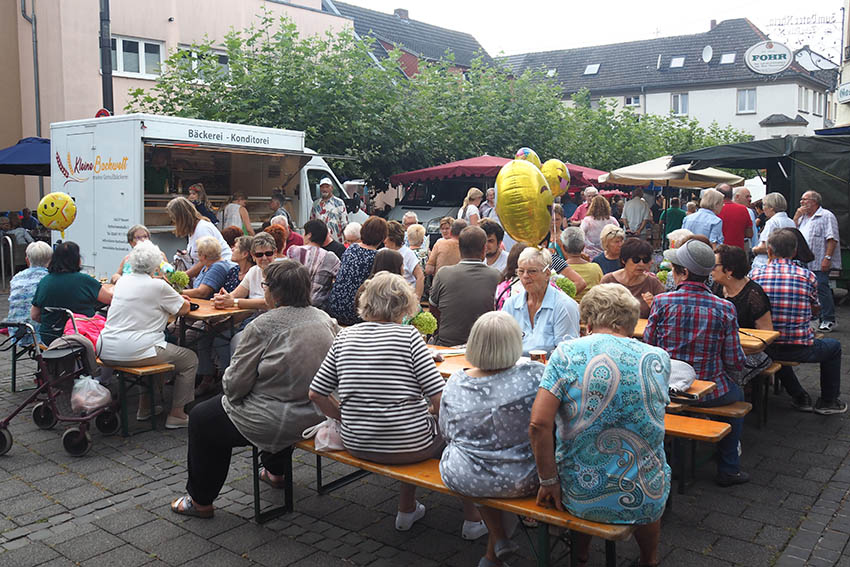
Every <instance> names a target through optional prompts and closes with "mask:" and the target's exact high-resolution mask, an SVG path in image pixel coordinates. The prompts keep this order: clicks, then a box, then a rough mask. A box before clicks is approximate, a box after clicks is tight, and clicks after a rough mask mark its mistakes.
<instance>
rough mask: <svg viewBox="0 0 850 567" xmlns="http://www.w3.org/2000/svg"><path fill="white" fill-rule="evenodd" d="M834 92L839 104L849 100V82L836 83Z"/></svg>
mask: <svg viewBox="0 0 850 567" xmlns="http://www.w3.org/2000/svg"><path fill="white" fill-rule="evenodd" d="M836 94H837V95H838V102H839V103H840V104H844V103H847V102H850V83H844V84H843V85H838V89H837V91H836Z"/></svg>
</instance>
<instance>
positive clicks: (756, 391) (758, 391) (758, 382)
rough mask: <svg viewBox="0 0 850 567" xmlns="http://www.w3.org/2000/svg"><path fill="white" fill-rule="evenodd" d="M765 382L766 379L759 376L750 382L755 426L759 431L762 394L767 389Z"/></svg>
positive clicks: (762, 407)
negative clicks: (754, 411)
mask: <svg viewBox="0 0 850 567" xmlns="http://www.w3.org/2000/svg"><path fill="white" fill-rule="evenodd" d="M766 382H767V377H766V376H761V375H759V376H756V377H755V378H753V380H752V382H751V387H752V400H753V408H754V409H755V410H756V420H757V422H756V426H757V427H758V428H759V429H761V427H762V415H763V414H764V404H763V402H762V400H763V399H764V394H763V393H762V392H763V390H764V389H765V388H766V387H767V386H766Z"/></svg>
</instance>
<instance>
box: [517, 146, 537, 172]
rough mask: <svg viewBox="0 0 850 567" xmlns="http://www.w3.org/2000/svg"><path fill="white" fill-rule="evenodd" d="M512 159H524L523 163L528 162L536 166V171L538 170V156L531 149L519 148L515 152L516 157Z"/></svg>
mask: <svg viewBox="0 0 850 567" xmlns="http://www.w3.org/2000/svg"><path fill="white" fill-rule="evenodd" d="M514 159H524V160H525V161H529V162H531V163H533V164H534V165H535V166H537V169H540V156H538V155H537V152H535V151H534V150H532V149H531V148H520V149H518V150H517V151H516V157H515V158H514Z"/></svg>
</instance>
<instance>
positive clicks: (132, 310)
mask: <svg viewBox="0 0 850 567" xmlns="http://www.w3.org/2000/svg"><path fill="white" fill-rule="evenodd" d="M128 262H129V263H130V268H131V269H132V273H130V274H127V275H125V276H122V277H121V279H119V280H118V282H117V283H116V284H115V288H114V289H113V292H112V294H113V295H112V304H111V306H110V307H109V313H108V314H107V316H106V326H105V327H104V328H103V331H101V333H100V337H99V338H98V340H97V352H98V353H99V355H100V359H101V360H102V361H103V362H104V364H106V365H107V366H149V365H151V364H166V363H168V364H173V365H174V367H175V374H176V376H175V379H174V395H173V399H172V402H171V412H170V413H169V414H168V418H167V419H166V420H165V427H166V428H167V429H177V428H180V427H187V426H188V425H189V416H188V415H186V412H185V410H184V407H185V406H186V404H188V403H189V402H191V401H192V400H193V399H194V398H195V392H194V386H195V371H196V370H197V368H198V357H197V356H195V353H194V352H192V351H191V350H189V349H187V348H183V347H179V346H177V345H174V344H171V343H168V342H166V341H165V332H164V331H165V325H166V324H167V323H168V319H169V317H175V316H180V315H185V314H186V313H188V312H189V300H187V299H185V298H183V297H181V296H180V294H178V293H177V292H176V291H174V289H172V287H171V286H170V285H168V284H167V283H166V282H165V281H164V280H161V279H158V278H153V277H151V275H152V274H153V273H154V272H155V271H156V270H157V268H159V264H160V262H162V252H160V250H159V248H157V247H156V245H155V244H153V243H152V242H150V241H144V242H140V243H139V244H137V245H136V247H135V248H133V250H132V252H130V257H129V259H128ZM159 410H161V408H154V409H153V410H152V409H151V400H150V399H149V398H148V397H147V395H145V394H142V395H141V396H140V397H139V410H138V412H137V413H136V419H138V420H139V421H144V420H147V419H150V418H151V415H152V414H157V413H159Z"/></svg>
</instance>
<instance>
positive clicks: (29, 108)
mask: <svg viewBox="0 0 850 567" xmlns="http://www.w3.org/2000/svg"><path fill="white" fill-rule="evenodd" d="M25 4H26V10H27V13H28V15H30V14H31V12H32V2H31V1H29V0H28V1H27V2H26V3H25ZM264 9H265V10H269V11H270V12H271V14H272V15H273V16H274V17H279V16H283V15H285V16H287V17H289V18H290V19H291V20H292V21H293V22H295V24H296V26H297V27H298V30H299V32H300V33H301V34H302V35H313V34H324V33H325V32H327V31H338V30H342V29H344V28H347V27H350V26H351V20H349V19H347V18H345V17H342V16H339V15H336V14H332V13H329V12H326V11H323V10H322V1H321V0H286V1H284V0H239V1H238V2H234V1H232V0H147V1H145V2H138V1H134V0H111V2H110V19H111V36H112V38H111V42H112V67H113V91H114V107H115V112H116V113H123V111H124V110H123V109H124V107H125V106H126V104H127V102H128V100H129V96H128V93H129V92H130V91H131V90H132V89H136V88H139V87H141V88H150V87H152V86H153V85H154V83H155V81H156V79H157V78H158V77H159V66H160V64H161V63H162V62H163V61H164V60H165V59H166V58H167V57H168V56H169V55H170V54H171V53H172V52H173V51H175V50H177V49H180V48H184V47H187V46H189V45H191V44H193V43H200V42H203V41H204V40H205V39H206V38H209V39H210V40H212V42H213V43H214V44H223V41H224V36H225V34H226V33H227V32H228V31H230V30H231V29H237V30H238V29H244V28H246V27H248V26H249V25H250V24H251V23H253V22H254V21H255V18H256V16H257V15H259V14H260V13H261V12H262V11H263V10H264ZM35 16H36V24H37V45H38V69H39V73H38V76H39V83H40V86H39V95H40V106H41V112H40V115H41V124H42V127H41V135H42V136H43V137H49V135H50V124H51V123H52V122H60V121H64V120H75V119H81V118H91V117H93V116H94V115H95V112H97V110H98V109H99V108H101V107H102V106H103V101H102V96H101V73H100V51H99V26H100V21H99V18H100V8H99V2H98V0H74V1H72V2H70V1H69V2H66V1H62V2H59V1H51V2H47V1H42V2H37V3H36V12H35ZM0 49H2V52H3V53H4V54H5V56H4V57H3V58H0V73H2V75H3V77H4V78H5V80H4V81H2V83H0V105H2V108H3V112H2V113H0V147H6V146H10V145H12V144H14V143H16V142H17V141H18V140H19V139H20V138H24V137H27V136H35V135H36V111H35V106H36V105H35V86H34V73H33V69H34V64H33V37H32V27H31V24H30V23H29V22H28V21H27V20H26V19H25V18H24V17H23V15H22V11H21V2H20V1H19V0H0ZM10 54H11V56H9V55H10ZM217 57H219V62H220V63H221V64H222V65H226V64H227V58H226V56H225V55H224V52H223V51H222V53H220V54H217ZM45 185H46V186H49V182H48V181H47V180H45ZM38 195H39V190H38V183H37V180H36V179H35V178H29V177H27V178H24V177H19V176H10V175H0V210H17V209H21V208H23V207H25V206H29V207H31V208H32V207H34V206H35V205H36V204H37V203H38V199H39V196H38Z"/></svg>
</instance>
